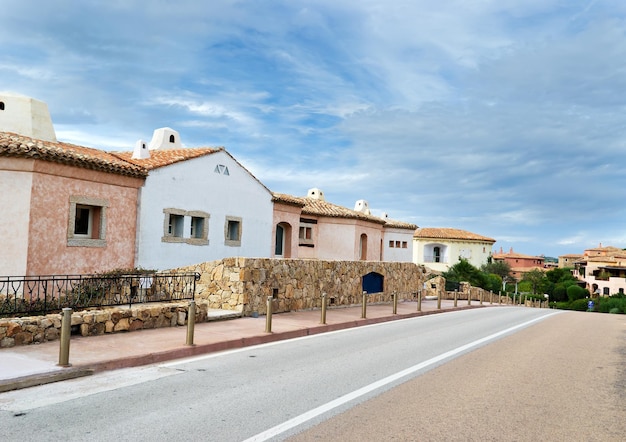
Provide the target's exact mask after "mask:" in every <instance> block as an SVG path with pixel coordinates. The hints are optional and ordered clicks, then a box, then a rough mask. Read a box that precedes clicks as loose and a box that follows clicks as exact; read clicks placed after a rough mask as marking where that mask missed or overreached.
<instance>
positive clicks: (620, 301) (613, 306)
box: [597, 295, 626, 313]
mask: <svg viewBox="0 0 626 442" xmlns="http://www.w3.org/2000/svg"><path fill="white" fill-rule="evenodd" d="M597 303H598V311H599V312H601V313H625V312H626V297H623V296H621V295H614V296H609V297H608V298H598V299H597ZM613 310H617V311H616V312H613Z"/></svg>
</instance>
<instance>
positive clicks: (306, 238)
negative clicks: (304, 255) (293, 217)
mask: <svg viewBox="0 0 626 442" xmlns="http://www.w3.org/2000/svg"><path fill="white" fill-rule="evenodd" d="M298 238H299V239H300V245H301V246H303V245H311V244H313V227H312V226H307V225H300V230H299V233H298Z"/></svg>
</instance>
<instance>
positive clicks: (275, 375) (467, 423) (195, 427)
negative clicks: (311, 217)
mask: <svg viewBox="0 0 626 442" xmlns="http://www.w3.org/2000/svg"><path fill="white" fill-rule="evenodd" d="M581 315H582V316H581ZM595 317H600V318H608V319H605V320H601V319H600V320H595V321H594V320H593V318H595ZM570 318H573V319H570ZM574 318H580V319H578V320H576V319H574ZM615 318H618V319H615ZM553 324H554V325H553ZM579 324H587V325H584V326H581V325H579ZM606 324H612V326H607V325H606ZM537 330H541V332H537ZM580 335H582V336H584V338H583V339H581V338H580ZM608 342H610V343H612V344H610V345H609V344H606V343H608ZM623 342H624V321H623V317H616V316H611V317H608V316H607V315H602V316H601V315H595V314H580V315H577V314H570V313H560V314H554V312H553V311H550V310H545V309H527V308H515V307H493V308H484V309H476V310H466V311H459V312H449V313H444V314H438V315H431V316H424V317H419V318H413V319H410V320H402V321H394V322H390V323H384V324H378V325H375V326H369V327H360V328H356V329H350V330H346V331H342V332H335V333H328V334H323V335H316V336H311V337H307V338H302V339H297V340H291V341H283V342H278V343H274V344H270V345H263V346H258V347H250V348H246V349H242V350H238V351H233V352H225V353H220V354H214V355H209V356H205V357H200V358H196V359H194V360H187V361H174V362H172V363H168V364H160V365H158V366H151V367H144V368H141V369H128V370H119V371H116V372H110V373H102V374H98V375H95V376H92V377H90V378H83V379H76V380H72V381H66V382H62V383H58V384H51V385H46V386H41V387H35V388H31V389H28V390H21V391H16V392H8V393H3V394H0V431H1V434H2V440H6V441H14V440H15V441H17V440H20V441H21V440H34V439H36V440H39V441H46V440H68V441H71V440H116V441H124V440H133V441H135V440H152V441H161V440H172V439H183V440H208V441H213V440H214V441H241V440H247V439H250V440H282V439H285V438H287V437H289V436H293V435H296V434H297V433H298V432H301V431H303V432H302V433H300V434H297V435H296V436H295V438H296V440H452V439H457V440H537V439H531V438H530V436H534V435H536V434H541V435H544V436H545V435H552V436H554V437H548V438H547V439H546V437H542V438H541V439H543V440H618V439H611V438H610V437H613V438H614V437H615V435H617V434H620V435H621V434H623V428H624V427H623V422H613V421H611V419H610V417H609V415H611V416H613V415H616V414H619V413H621V414H622V415H623V412H624V397H623V396H621V397H620V396H619V394H623V393H619V391H623V390H619V389H618V387H619V386H620V385H621V386H622V387H623V386H624V371H620V369H622V370H623V364H624V358H625V355H624V347H623ZM588 347H591V348H588ZM492 349H497V350H492ZM620 351H621V353H620ZM609 356H611V357H612V359H611V358H610V357H609ZM620 358H621V359H620ZM590 361H593V362H590ZM620 364H621V365H620ZM600 367H602V368H600ZM553 370H558V371H559V373H555V372H554V371H553ZM598 372H601V376H598V375H597V374H598ZM557 374H558V375H559V376H557ZM590 374H594V375H595V376H594V377H593V379H595V381H593V382H591V381H590V379H589V375H590ZM598 378H602V382H600V381H599V379H598ZM620 383H621V384H620ZM579 384H580V385H583V386H585V387H584V388H578V387H574V388H572V385H574V386H577V385H579ZM471 385H475V387H470V386H471ZM600 385H602V386H603V388H599V386H600ZM589 386H591V387H592V388H588V387H589ZM588 390H592V391H588ZM472 391H473V393H471V392H472ZM572 393H574V394H573V395H572V396H571V397H570V396H568V394H572ZM583 397H584V398H586V399H585V400H584V401H583V402H581V403H573V402H572V400H575V401H580V400H582V399H581V398H583ZM556 405H559V406H560V407H561V408H562V410H561V411H559V412H558V413H556V414H553V410H552V408H553V406H556ZM494 407H495V408H494ZM537 408H538V409H539V410H540V411H541V412H538V411H536V409H537ZM548 412H549V413H548ZM542 416H543V417H544V419H545V422H550V423H551V426H550V427H548V426H547V425H545V424H544V421H540V420H539V421H538V419H540V418H541V417H542ZM550 416H551V417H552V418H550ZM564 417H567V421H566V420H564V419H563V418H564ZM437 422H440V423H441V424H436V423H437ZM593 422H596V423H598V424H600V423H604V422H611V423H612V426H611V428H612V430H611V431H614V432H613V433H610V432H609V433H607V432H605V433H597V434H602V435H608V436H609V438H600V439H594V438H584V439H575V438H574V439H572V438H565V437H561V435H571V434H575V435H578V434H584V435H587V434H590V433H589V432H588V433H577V432H573V433H572V432H570V433H566V432H565V429H569V428H570V427H572V426H575V425H580V426H583V425H585V424H590V423H593ZM570 423H571V425H570ZM444 424H446V425H444ZM494 424H495V425H494ZM531 425H541V426H542V428H545V431H544V432H537V431H535V432H533V431H529V428H528V427H530V426H531ZM599 426H600V425H598V427H599ZM310 427H312V428H310ZM492 428H497V430H494V432H493V433H488V432H487V429H492ZM504 428H506V429H508V430H509V431H508V432H506V433H505V432H503V429H504ZM547 431H551V432H547ZM491 434H494V436H493V437H492V436H491ZM593 434H596V433H593ZM527 436H528V437H527ZM594 437H595V436H594ZM490 438H491V439H490ZM620 440H622V439H620Z"/></svg>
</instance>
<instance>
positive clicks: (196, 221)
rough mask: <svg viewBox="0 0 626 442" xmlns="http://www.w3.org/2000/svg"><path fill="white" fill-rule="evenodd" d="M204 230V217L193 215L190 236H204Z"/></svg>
mask: <svg viewBox="0 0 626 442" xmlns="http://www.w3.org/2000/svg"><path fill="white" fill-rule="evenodd" d="M203 232H204V218H202V217H200V216H192V217H191V232H189V236H190V237H191V238H202V233H203Z"/></svg>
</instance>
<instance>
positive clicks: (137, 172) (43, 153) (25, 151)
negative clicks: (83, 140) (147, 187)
mask: <svg viewBox="0 0 626 442" xmlns="http://www.w3.org/2000/svg"><path fill="white" fill-rule="evenodd" d="M0 156H5V157H13V158H29V159H34V160H41V161H49V162H52V163H58V164H63V165H67V166H73V167H80V168H83V169H90V170H96V171H100V172H106V173H112V174H116V175H123V176H129V177H134V178H145V177H146V176H148V171H147V170H146V169H144V168H143V167H139V166H135V165H132V164H130V163H123V164H115V163H113V162H110V161H107V160H104V159H100V158H90V157H88V156H86V155H81V154H78V153H75V152H67V151H63V150H62V149H50V148H42V147H40V146H38V145H37V144H36V143H34V142H32V143H31V142H28V143H20V142H11V143H7V144H4V143H3V144H0Z"/></svg>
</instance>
